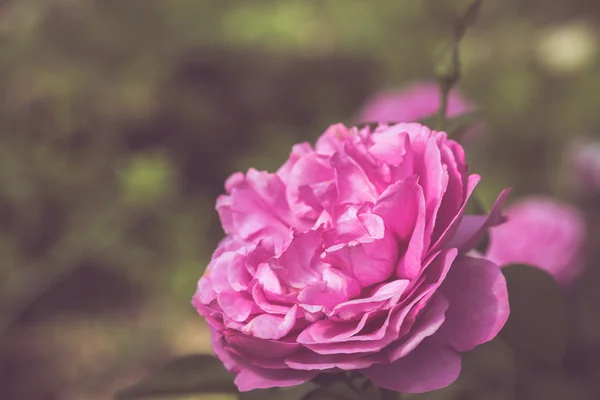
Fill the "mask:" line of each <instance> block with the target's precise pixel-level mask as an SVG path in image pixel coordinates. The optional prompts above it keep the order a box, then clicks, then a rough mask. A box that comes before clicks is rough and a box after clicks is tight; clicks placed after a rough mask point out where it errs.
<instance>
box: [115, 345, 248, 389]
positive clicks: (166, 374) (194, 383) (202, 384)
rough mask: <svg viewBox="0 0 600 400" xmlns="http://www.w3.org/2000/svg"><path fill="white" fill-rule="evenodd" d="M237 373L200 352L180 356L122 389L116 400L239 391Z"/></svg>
mask: <svg viewBox="0 0 600 400" xmlns="http://www.w3.org/2000/svg"><path fill="white" fill-rule="evenodd" d="M233 378H234V376H233V375H232V374H230V373H229V372H227V370H226V369H225V367H224V366H223V364H222V363H221V362H220V361H219V360H217V359H216V358H214V357H211V356H208V355H204V354H199V355H191V356H186V357H183V358H180V359H178V360H176V361H173V362H171V363H170V364H167V365H166V366H165V367H163V368H162V369H160V370H158V371H156V372H154V373H153V374H152V375H151V376H149V377H148V378H146V379H144V380H142V381H141V382H140V383H138V384H136V385H134V386H132V387H130V388H127V389H124V390H122V391H120V392H119V393H118V394H117V395H116V396H115V399H116V400H134V399H146V398H151V397H159V396H163V397H164V396H174V395H182V394H197V393H237V388H236V387H235V385H234V383H233Z"/></svg>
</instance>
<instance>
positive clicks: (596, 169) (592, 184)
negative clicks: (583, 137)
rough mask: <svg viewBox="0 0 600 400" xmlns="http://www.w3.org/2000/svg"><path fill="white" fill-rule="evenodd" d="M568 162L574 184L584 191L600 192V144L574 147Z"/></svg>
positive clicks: (594, 143)
mask: <svg viewBox="0 0 600 400" xmlns="http://www.w3.org/2000/svg"><path fill="white" fill-rule="evenodd" d="M570 161H571V165H572V168H573V174H574V177H573V178H574V180H575V182H577V184H578V185H580V186H581V187H582V188H584V189H588V190H590V189H591V190H592V191H600V142H585V143H579V144H577V145H575V146H574V147H573V150H572V151H571V154H570Z"/></svg>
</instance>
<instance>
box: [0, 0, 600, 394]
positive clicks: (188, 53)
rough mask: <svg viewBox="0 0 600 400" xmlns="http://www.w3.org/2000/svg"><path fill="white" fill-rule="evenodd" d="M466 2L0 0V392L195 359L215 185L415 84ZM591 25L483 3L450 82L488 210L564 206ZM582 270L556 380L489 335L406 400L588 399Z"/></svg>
mask: <svg viewBox="0 0 600 400" xmlns="http://www.w3.org/2000/svg"><path fill="white" fill-rule="evenodd" d="M466 4H468V1H457V0H454V1H451V0H446V1H441V0H427V1H425V0H422V1H415V0H406V1H398V0H387V1H384V0H372V1H365V0H319V1H317V0H285V1H283V0H280V1H275V0H262V1H242V0H221V1H217V0H212V1H211V0H171V1H166V0H12V1H10V0H9V1H3V2H1V6H0V46H1V47H0V93H2V96H0V255H1V259H2V262H1V264H0V399H3V400H12V399H16V400H29V399H31V400H38V399H40V400H54V399H57V400H58V399H60V400H63V399H66V400H71V399H72V400H79V399H89V400H95V399H109V398H110V397H111V395H112V394H113V393H114V391H115V390H117V389H119V388H121V387H123V386H126V385H128V384H131V383H133V382H135V381H136V380H138V379H139V378H141V377H143V376H144V375H145V374H146V373H147V371H148V370H151V369H152V368H155V367H156V366H159V365H161V364H163V363H164V362H165V361H166V360H168V359H170V358H171V357H174V356H176V355H182V354H187V353H192V352H209V351H210V346H209V343H208V335H207V332H206V330H205V325H204V323H203V322H202V321H201V319H200V317H198V316H197V314H196V312H195V310H194V309H193V307H192V306H191V305H190V299H191V296H192V294H193V292H194V290H195V286H196V282H197V280H198V279H199V277H200V276H201V274H202V271H203V269H204V268H205V266H206V264H207V261H208V259H209V257H210V255H211V252H212V250H213V249H214V247H215V246H216V244H217V242H218V241H219V240H220V239H221V237H222V235H223V233H222V231H221V228H220V225H219V222H218V218H217V215H216V212H215V211H214V201H215V199H216V196H218V195H219V194H220V193H221V192H222V191H223V182H224V180H225V178H226V177H227V176H228V175H229V174H231V173H233V172H235V171H239V170H242V171H243V170H246V169H247V168H248V167H250V166H253V167H256V168H258V169H268V170H274V169H276V168H277V166H278V165H280V164H281V163H282V162H283V160H285V159H286V158H287V155H288V153H289V149H290V147H291V145H292V144H293V143H296V142H299V141H303V140H314V139H315V138H316V137H317V136H318V135H319V134H320V133H321V132H323V131H324V130H325V128H326V127H327V126H328V125H329V124H331V123H334V122H338V121H342V122H347V123H349V122H351V121H352V117H353V115H354V114H355V112H356V110H357V109H358V108H359V107H360V106H361V104H362V103H363V102H364V101H365V100H366V98H367V97H368V96H369V95H371V94H373V93H375V92H377V91H378V90H380V89H386V88H392V87H399V86H403V85H405V84H408V83H411V82H414V81H418V80H423V79H429V78H431V70H432V68H433V64H434V62H435V60H436V59H438V57H439V55H440V54H441V51H442V50H444V49H445V46H446V44H447V41H448V38H449V32H450V29H451V28H450V18H449V16H450V11H451V10H453V9H454V8H456V7H464V6H465V5H466ZM599 21H600V3H599V2H597V1H595V0H562V1H560V0H529V1H526V2H525V1H522V0H503V1H499V0H489V1H484V7H483V11H482V15H481V17H480V20H479V22H478V23H477V25H476V27H475V28H474V29H473V30H472V31H470V32H469V34H468V35H467V37H466V38H465V40H464V41H463V43H462V57H463V78H462V81H461V83H460V89H461V91H462V92H463V93H464V94H465V95H466V97H468V98H469V99H470V100H471V101H472V102H473V103H474V104H476V105H477V106H478V107H480V108H481V109H482V110H483V112H484V114H485V116H486V130H485V132H483V133H482V135H481V136H480V137H478V138H477V139H476V140H475V141H473V143H470V144H469V146H468V156H469V159H470V161H471V168H472V170H473V171H475V172H479V173H482V174H483V175H484V181H483V183H482V185H481V186H482V187H481V188H480V189H479V191H480V194H481V195H482V196H483V198H484V199H486V201H491V199H492V198H493V197H494V196H495V195H496V194H497V193H498V191H499V190H500V189H501V188H503V187H506V186H513V187H514V188H515V191H514V192H513V196H512V198H513V200H514V199H515V198H518V197H519V196H521V195H525V194H528V193H550V194H552V195H555V196H558V197H561V198H569V196H570V193H571V191H572V186H571V184H570V180H571V179H570V178H569V174H568V168H567V164H566V158H565V157H566V154H567V153H568V149H569V148H570V146H571V145H572V143H574V142H576V141H577V140H578V139H580V138H585V137H593V136H594V135H597V133H600V112H598V104H600V51H599V50H600V48H599V45H600V43H599V40H600V39H599V38H600V36H599V34H600V25H599ZM596 211H597V210H596ZM594 218H595V219H594ZM588 220H589V221H592V222H590V223H591V226H592V228H590V230H591V231H593V232H595V231H594V229H596V231H597V230H598V228H594V227H595V226H596V225H598V224H595V225H594V224H593V221H597V220H598V217H597V216H596V214H595V212H594V209H593V208H591V211H590V210H588ZM591 237H595V235H591ZM592 244H593V243H592ZM592 247H593V246H592ZM598 275H599V273H598V272H596V271H595V270H594V269H592V268H588V270H587V271H586V275H584V277H585V278H584V279H582V280H581V282H578V283H577V284H576V286H575V288H573V289H572V293H571V296H570V299H571V302H572V304H573V310H574V311H573V314H572V316H573V327H574V331H575V334H576V336H575V338H576V339H574V344H573V346H572V349H570V352H569V356H568V358H567V360H566V371H567V372H565V373H562V374H558V373H556V372H548V371H544V370H543V369H539V370H537V369H536V370H534V369H531V370H530V369H527V370H524V371H519V370H518V368H517V367H515V362H514V354H513V353H512V352H511V351H510V349H507V348H505V347H503V344H502V343H499V342H493V343H491V344H489V345H486V346H483V347H482V348H481V349H479V350H477V351H476V352H474V353H472V354H469V355H467V356H466V357H465V360H466V361H465V366H464V369H465V372H464V373H463V375H462V376H461V379H460V380H459V382H458V383H457V384H455V385H453V386H451V387H450V388H448V389H446V390H444V391H442V392H438V393H434V394H430V395H425V396H420V397H419V398H427V399H438V398H447V399H459V398H460V399H463V400H464V399H509V398H513V397H511V396H513V395H514V390H515V387H516V388H518V390H520V391H521V392H520V393H526V394H527V395H526V397H527V398H531V399H544V400H552V399H555V398H556V399H559V398H560V399H564V398H565V397H567V396H570V398H572V399H588V398H589V399H592V400H593V399H597V398H600V394H599V393H600V387H599V386H600V294H597V293H596V291H597V288H598V287H599V285H600V277H599V276H598ZM517 377H518V378H517ZM192 398H193V397H192ZM210 398H216V397H215V396H211V397H210Z"/></svg>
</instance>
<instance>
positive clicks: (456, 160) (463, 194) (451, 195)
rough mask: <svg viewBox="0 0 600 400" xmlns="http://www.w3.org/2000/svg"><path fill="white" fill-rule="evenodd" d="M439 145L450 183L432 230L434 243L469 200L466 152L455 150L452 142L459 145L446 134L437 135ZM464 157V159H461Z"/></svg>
mask: <svg viewBox="0 0 600 400" xmlns="http://www.w3.org/2000/svg"><path fill="white" fill-rule="evenodd" d="M437 139H438V145H439V146H440V152H441V156H442V163H443V164H444V165H445V167H446V171H447V172H448V185H447V187H446V191H445V193H444V196H443V198H442V202H441V204H440V208H439V210H438V213H437V220H436V224H435V228H434V230H433V232H432V243H435V242H436V241H437V240H438V239H439V237H440V235H441V234H443V233H444V232H445V231H446V229H448V227H449V226H450V224H451V223H452V221H453V220H454V218H455V217H456V215H458V214H459V213H460V210H461V208H462V206H463V204H465V202H466V201H467V200H468V197H467V174H466V165H465V164H464V153H463V152H462V151H460V152H459V150H454V151H453V147H451V145H452V144H454V145H456V147H458V148H459V149H460V150H462V148H460V146H458V145H457V144H456V143H455V142H454V141H452V140H446V135H445V134H440V135H438V136H437ZM461 158H462V160H461Z"/></svg>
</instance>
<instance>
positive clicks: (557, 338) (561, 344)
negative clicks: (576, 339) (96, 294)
mask: <svg viewBox="0 0 600 400" xmlns="http://www.w3.org/2000/svg"><path fill="white" fill-rule="evenodd" d="M502 273H503V274H504V276H505V278H506V283H507V286H508V296H509V302H510V317H509V318H508V321H507V322H506V325H505V326H504V328H503V329H502V331H501V332H500V335H501V337H502V338H503V339H504V340H505V341H506V342H507V343H508V344H509V345H511V346H512V347H513V348H514V349H515V350H517V351H520V352H524V353H526V354H527V355H529V356H530V357H531V358H533V359H535V360H536V361H538V362H542V363H544V364H549V365H552V366H557V365H560V363H561V362H562V359H563V356H564V354H565V351H566V349H567V345H568V342H569V324H568V317H567V309H566V304H565V299H564V294H563V292H562V290H561V288H560V286H559V285H558V283H557V282H556V281H555V280H554V278H552V277H551V276H550V275H549V274H547V273H546V272H544V271H542V270H540V269H537V268H535V267H531V266H528V265H520V264H514V265H510V266H507V267H504V268H503V269H502Z"/></svg>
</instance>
